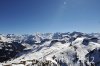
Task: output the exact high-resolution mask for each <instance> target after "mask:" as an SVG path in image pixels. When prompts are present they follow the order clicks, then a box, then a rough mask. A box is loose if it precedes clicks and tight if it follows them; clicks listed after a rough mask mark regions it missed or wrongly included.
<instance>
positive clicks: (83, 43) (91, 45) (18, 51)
mask: <svg viewBox="0 0 100 66" xmlns="http://www.w3.org/2000/svg"><path fill="white" fill-rule="evenodd" d="M12 54H13V56H12ZM8 55H9V56H8ZM0 58H1V59H3V60H0V61H1V63H0V66H100V33H91V34H87V33H81V32H72V33H70V32H68V33H60V32H57V33H36V34H33V35H28V34H27V35H14V34H8V35H2V34H1V35H0ZM4 58H6V59H4Z"/></svg>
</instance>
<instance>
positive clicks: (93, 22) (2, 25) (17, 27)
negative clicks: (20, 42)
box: [0, 0, 100, 34]
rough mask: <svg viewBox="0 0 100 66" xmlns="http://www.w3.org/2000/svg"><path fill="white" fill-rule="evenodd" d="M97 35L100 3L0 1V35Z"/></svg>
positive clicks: (96, 0) (84, 0)
mask: <svg viewBox="0 0 100 66" xmlns="http://www.w3.org/2000/svg"><path fill="white" fill-rule="evenodd" d="M73 31H81V32H89V33H90V32H100V0H0V33H15V34H24V33H34V32H42V33H44V32H73Z"/></svg>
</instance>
